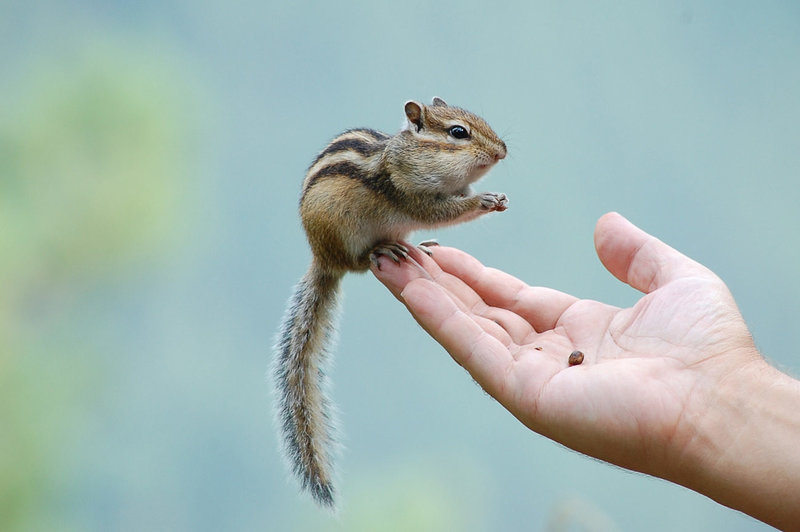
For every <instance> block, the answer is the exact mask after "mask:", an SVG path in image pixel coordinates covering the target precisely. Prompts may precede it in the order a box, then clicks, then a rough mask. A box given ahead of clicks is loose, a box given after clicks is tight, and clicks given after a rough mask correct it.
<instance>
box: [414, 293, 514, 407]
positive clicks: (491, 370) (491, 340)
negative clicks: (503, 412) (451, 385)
mask: <svg viewBox="0 0 800 532" xmlns="http://www.w3.org/2000/svg"><path fill="white" fill-rule="evenodd" d="M401 297H402V298H403V301H405V303H406V305H407V306H408V309H409V310H410V311H411V313H412V314H413V315H414V318H415V319H416V320H417V322H418V323H419V324H420V325H421V326H422V328H424V329H425V330H426V331H427V332H428V334H430V335H431V336H432V337H433V338H434V339H435V340H436V341H437V342H439V343H440V344H441V345H442V346H443V347H444V348H445V349H446V350H447V352H448V353H450V355H451V356H452V357H453V359H454V360H455V361H456V362H457V363H458V364H460V365H461V366H463V367H464V368H465V369H466V370H467V371H468V372H469V373H470V374H471V375H472V377H473V378H474V379H475V380H476V381H477V382H478V384H480V385H481V387H482V388H483V389H484V390H486V391H487V392H488V393H489V394H490V395H492V396H493V397H495V398H497V399H498V400H500V398H501V397H502V396H503V391H504V390H505V378H506V376H507V375H509V374H510V373H511V372H510V371H509V368H510V366H511V365H512V364H513V363H514V360H513V357H512V356H511V352H510V351H509V350H508V348H507V347H506V346H504V345H503V343H502V342H500V341H499V340H498V339H497V338H495V337H494V336H493V335H492V334H490V333H488V332H487V331H486V330H485V329H484V328H483V327H482V326H481V325H479V324H478V322H476V321H475V320H474V319H472V318H471V317H470V316H469V315H468V314H467V313H465V312H464V311H463V310H461V309H460V308H459V306H458V305H457V304H456V303H455V301H453V300H452V299H451V297H450V295H449V294H448V293H447V291H445V289H444V288H442V287H441V286H439V285H438V284H436V283H434V282H432V281H429V280H427V279H415V280H413V281H411V282H410V283H408V284H407V285H406V287H405V289H403V291H402V293H401Z"/></svg>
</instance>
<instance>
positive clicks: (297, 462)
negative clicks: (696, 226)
mask: <svg viewBox="0 0 800 532" xmlns="http://www.w3.org/2000/svg"><path fill="white" fill-rule="evenodd" d="M405 116H406V124H405V127H404V128H403V129H402V130H401V131H400V132H399V133H397V134H396V135H394V136H389V135H387V134H385V133H381V132H380V131H375V130H373V129H351V130H348V131H345V132H344V133H342V134H341V135H339V136H338V137H336V138H334V139H333V140H332V141H331V142H330V144H328V145H327V146H326V147H325V149H324V150H322V152H320V153H319V155H317V157H316V159H314V162H313V163H312V164H311V166H310V167H309V169H308V172H307V173H306V176H305V179H304V181H303V189H302V195H301V197H300V217H301V219H302V223H303V228H304V229H305V232H306V236H307V238H308V243H309V245H310V247H311V252H312V259H311V266H310V267H309V269H308V271H307V272H306V274H305V275H304V276H303V277H302V279H300V281H299V282H298V284H297V286H296V287H295V289H294V293H293V295H292V296H291V298H290V299H289V303H288V307H287V309H286V312H285V314H284V317H283V321H282V323H281V326H280V330H279V332H278V337H277V341H276V345H275V360H274V367H273V376H274V379H275V388H276V395H277V397H276V401H277V418H278V423H279V425H280V432H281V434H282V439H283V446H284V454H285V455H286V457H287V459H288V462H289V463H290V466H291V469H292V470H293V472H294V474H295V475H296V476H297V477H298V478H299V480H300V484H301V487H302V489H303V490H306V491H309V492H310V493H311V495H312V496H313V498H314V499H315V500H316V501H317V502H318V503H319V504H320V505H322V506H327V507H331V508H332V507H333V506H334V489H333V483H332V465H331V453H332V450H331V449H332V447H333V446H334V439H333V436H332V431H333V426H332V425H333V422H332V419H331V412H330V401H329V399H328V398H327V396H326V395H325V378H324V374H323V366H324V362H325V360H326V358H327V356H328V350H329V348H330V343H331V342H332V336H333V334H334V333H335V313H336V307H337V304H336V301H337V294H338V289H339V284H340V281H341V279H342V277H343V276H344V274H345V273H347V272H349V271H354V272H363V271H366V270H367V269H368V268H369V267H370V264H374V265H375V266H376V267H378V268H379V267H380V263H379V261H378V257H380V256H386V257H388V258H389V259H391V260H393V261H395V262H399V261H401V260H405V259H406V258H407V257H408V248H407V247H406V246H405V245H403V244H401V242H402V241H403V240H404V239H405V238H406V237H407V236H408V234H409V233H410V232H411V231H414V230H417V229H423V228H435V227H441V226H446V225H453V224H457V223H461V222H466V221H469V220H472V219H474V218H477V217H478V216H481V215H483V214H486V213H489V212H492V211H504V210H505V209H506V207H507V199H506V196H505V194H496V193H491V192H484V193H479V194H474V193H473V192H472V190H471V188H470V184H472V183H473V182H475V181H476V180H478V179H479V178H480V177H482V176H483V175H484V174H485V173H486V172H487V171H488V170H489V169H490V168H491V167H492V166H493V165H494V164H495V163H497V161H499V160H501V159H503V158H504V157H505V156H506V145H505V143H504V142H503V141H502V140H500V138H499V137H498V136H497V134H495V132H494V131H493V130H492V128H491V127H489V125H488V124H487V123H486V122H485V121H484V120H483V119H482V118H480V117H479V116H476V115H474V114H472V113H470V112H469V111H465V110H464V109H460V108H458V107H452V106H449V105H447V104H446V103H445V102H444V100H442V99H441V98H434V99H433V102H432V104H431V105H429V106H427V105H422V104H420V103H417V102H415V101H409V102H407V103H406V104H405ZM422 249H423V250H425V251H426V252H428V253H430V250H428V249H427V248H422Z"/></svg>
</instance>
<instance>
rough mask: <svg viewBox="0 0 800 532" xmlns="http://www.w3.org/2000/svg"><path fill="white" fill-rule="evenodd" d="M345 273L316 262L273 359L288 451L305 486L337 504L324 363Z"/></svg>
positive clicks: (325, 502)
mask: <svg viewBox="0 0 800 532" xmlns="http://www.w3.org/2000/svg"><path fill="white" fill-rule="evenodd" d="M341 278H342V276H341V274H337V273H329V272H324V271H322V270H320V269H319V268H317V267H316V266H315V264H314V263H313V262H312V264H311V267H310V268H309V270H308V272H306V274H305V275H304V276H303V278H302V279H300V281H299V282H298V283H297V286H295V289H294V293H293V294H292V296H291V298H290V299H289V304H288V307H287V309H286V313H285V314H284V316H283V321H282V323H281V327H280V330H279V332H278V340H277V342H276V345H275V359H274V362H273V364H274V366H273V376H274V379H275V392H276V393H275V395H276V407H277V408H276V409H277V419H278V424H279V431H280V433H281V439H282V441H283V451H284V455H285V457H286V459H287V461H288V463H289V466H290V467H291V469H292V472H293V473H294V474H295V476H296V477H297V478H298V480H299V481H300V486H301V487H302V489H303V490H305V491H308V492H310V493H311V495H312V496H313V497H314V500H315V501H316V502H317V503H319V504H320V505H322V506H327V507H331V508H332V507H333V506H334V488H333V479H332V474H333V471H332V469H333V467H332V454H333V450H334V447H335V441H334V439H333V431H334V420H333V412H332V407H331V404H330V400H329V399H328V397H327V395H326V391H327V390H326V388H327V379H326V376H325V372H324V368H325V363H326V360H327V358H328V357H329V349H330V348H331V345H332V344H333V342H334V336H335V321H336V311H337V295H338V292H339V284H340V281H341Z"/></svg>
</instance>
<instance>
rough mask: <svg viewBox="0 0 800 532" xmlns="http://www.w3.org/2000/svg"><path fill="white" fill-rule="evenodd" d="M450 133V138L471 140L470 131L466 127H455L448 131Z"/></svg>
mask: <svg viewBox="0 0 800 532" xmlns="http://www.w3.org/2000/svg"><path fill="white" fill-rule="evenodd" d="M447 132H448V133H450V136H452V137H453V138H456V139H468V138H469V131H467V128H465V127H464V126H453V127H451V128H450V129H448V130H447Z"/></svg>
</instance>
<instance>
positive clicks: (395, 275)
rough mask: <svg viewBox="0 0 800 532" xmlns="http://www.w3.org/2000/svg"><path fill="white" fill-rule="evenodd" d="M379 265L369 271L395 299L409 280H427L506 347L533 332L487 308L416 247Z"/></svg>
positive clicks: (519, 320)
mask: <svg viewBox="0 0 800 532" xmlns="http://www.w3.org/2000/svg"><path fill="white" fill-rule="evenodd" d="M436 252H438V248H436ZM379 265H380V268H376V267H373V268H372V271H373V273H374V274H375V276H376V277H377V278H378V279H379V280H380V281H381V282H383V283H384V284H385V285H386V286H387V287H388V288H389V290H391V291H392V293H393V294H394V295H395V297H397V298H398V299H401V300H402V298H400V292H401V291H402V290H403V288H404V287H405V286H406V285H407V284H408V283H409V282H411V281H412V280H414V279H420V278H421V279H431V280H433V281H435V282H436V283H438V284H439V285H440V286H441V287H443V288H444V289H445V290H446V291H447V293H448V294H449V295H450V296H451V298H452V299H453V301H454V302H455V303H456V304H457V305H458V307H459V309H460V310H462V311H463V312H466V313H467V314H470V315H474V319H476V320H477V319H478V318H482V319H483V320H485V322H484V321H481V324H482V326H483V327H484V329H485V330H486V331H487V332H489V333H490V334H492V336H494V337H495V338H497V339H498V340H500V341H501V342H502V343H503V344H504V345H506V346H509V345H511V344H512V343H522V342H523V341H524V340H525V339H526V338H527V337H528V336H529V335H530V333H531V332H533V331H532V328H531V326H530V324H528V322H527V321H525V320H524V319H523V318H521V317H519V316H517V315H516V314H514V313H512V312H509V311H507V310H505V309H495V308H492V307H490V306H489V305H487V304H486V303H485V302H484V301H483V300H482V299H481V298H480V296H479V295H478V294H476V293H475V292H474V291H473V290H472V289H471V288H470V287H469V286H468V285H466V284H465V283H464V282H463V281H461V280H460V279H458V278H457V277H454V276H452V275H450V274H448V273H445V272H443V271H442V269H441V268H440V267H439V265H438V264H437V263H436V262H435V261H433V260H432V259H431V258H430V256H429V255H427V254H426V253H424V252H420V251H419V250H418V249H416V248H413V247H409V260H407V261H401V262H399V263H396V262H394V261H391V260H384V259H380V262H379Z"/></svg>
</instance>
